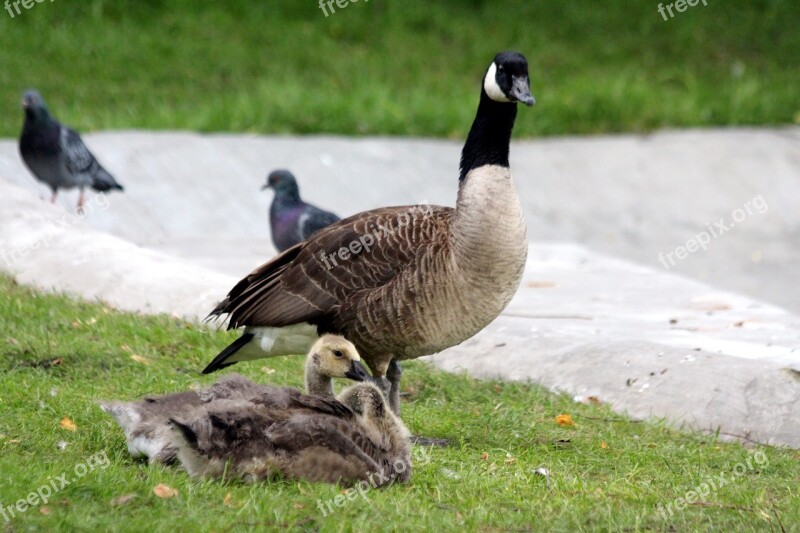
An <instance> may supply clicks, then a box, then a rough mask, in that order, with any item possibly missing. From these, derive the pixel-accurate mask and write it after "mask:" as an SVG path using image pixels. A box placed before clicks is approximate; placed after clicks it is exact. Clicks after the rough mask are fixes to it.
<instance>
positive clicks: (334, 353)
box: [333, 350, 344, 357]
mask: <svg viewBox="0 0 800 533" xmlns="http://www.w3.org/2000/svg"><path fill="white" fill-rule="evenodd" d="M333 355H335V356H336V357H344V354H343V353H342V351H341V350H334V351H333Z"/></svg>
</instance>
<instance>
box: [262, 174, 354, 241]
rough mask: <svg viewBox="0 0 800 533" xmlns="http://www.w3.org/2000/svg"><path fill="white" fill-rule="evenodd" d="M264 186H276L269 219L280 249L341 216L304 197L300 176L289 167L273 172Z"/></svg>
mask: <svg viewBox="0 0 800 533" xmlns="http://www.w3.org/2000/svg"><path fill="white" fill-rule="evenodd" d="M264 189H274V190H275V198H273V199H272V206H270V208H269V223H270V227H271V229H272V242H273V243H274V244H275V248H277V249H278V252H283V251H284V250H288V249H289V248H291V247H292V246H294V245H295V244H297V243H300V242H303V241H304V240H306V239H308V238H309V237H310V236H312V235H313V234H315V233H316V232H318V231H319V230H321V229H322V228H324V227H326V226H330V225H331V224H333V223H334V222H337V221H338V220H339V217H338V216H336V215H334V214H333V213H331V212H329V211H323V210H322V209H320V208H318V207H315V206H313V205H310V204H307V203H305V202H304V201H303V200H301V199H300V189H299V187H298V186H297V180H296V179H295V177H294V174H292V173H291V172H289V171H288V170H274V171H272V172H270V174H269V176H267V183H265V184H264V186H263V187H261V190H262V191H263V190H264Z"/></svg>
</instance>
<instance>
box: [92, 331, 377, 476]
mask: <svg viewBox="0 0 800 533" xmlns="http://www.w3.org/2000/svg"><path fill="white" fill-rule="evenodd" d="M335 377H338V378H347V379H351V380H354V381H363V380H365V379H366V380H369V379H371V378H370V376H369V373H368V372H367V370H366V368H364V366H363V365H362V364H361V360H360V357H359V355H358V351H357V350H356V348H355V346H353V344H352V343H350V342H349V341H347V340H346V339H344V338H343V337H340V336H338V335H324V336H322V337H320V339H319V340H318V341H317V342H316V343H314V346H312V347H311V350H309V352H308V357H307V359H306V366H305V382H306V391H307V392H308V393H309V394H315V395H319V396H327V397H331V398H332V397H333V380H332V378H335ZM294 392H296V391H293V389H283V388H278V387H272V386H269V385H261V384H257V383H253V382H252V381H250V380H249V379H247V378H245V377H243V376H240V375H238V374H232V375H230V376H225V377H224V378H222V379H220V380H218V381H217V382H216V383H214V384H213V385H211V386H209V387H207V388H206V389H203V390H200V391H186V392H179V393H175V394H167V395H164V396H157V397H145V398H144V399H142V400H141V401H138V402H105V403H101V404H100V407H101V408H102V409H103V410H104V411H106V412H107V413H109V414H110V415H111V416H112V417H114V419H115V420H116V421H117V423H118V424H119V425H120V426H121V427H122V429H123V430H124V431H125V438H126V440H127V443H128V450H129V451H130V453H131V455H132V456H134V457H140V456H141V457H147V458H148V459H149V461H150V462H151V463H154V462H161V463H166V464H169V463H172V462H173V461H174V460H175V453H176V451H177V450H176V448H174V447H172V446H169V445H167V440H168V436H169V433H170V431H171V430H170V426H169V423H168V421H169V419H170V418H171V417H177V416H180V415H181V414H183V413H186V412H189V411H191V410H192V409H193V408H196V407H199V406H201V405H204V404H207V403H210V402H213V401H217V400H235V401H240V402H244V403H247V402H251V401H255V402H257V403H258V404H259V405H261V406H264V405H265V404H267V403H268V404H269V406H270V407H278V408H280V407H286V406H288V405H290V404H291V402H292V399H291V396H292V393H294ZM297 394H300V393H299V392H298V393H297Z"/></svg>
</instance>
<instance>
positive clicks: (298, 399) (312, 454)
mask: <svg viewBox="0 0 800 533" xmlns="http://www.w3.org/2000/svg"><path fill="white" fill-rule="evenodd" d="M340 400H341V401H340ZM340 400H334V399H332V398H323V397H319V396H310V395H302V394H299V393H297V395H295V396H294V397H293V398H292V404H291V405H290V406H287V407H286V408H275V407H257V406H254V405H253V404H251V403H245V402H241V401H235V400H218V401H215V402H213V403H210V404H207V405H203V406H201V407H198V408H196V409H195V410H194V412H192V413H191V414H188V415H186V416H184V417H183V418H182V419H181V418H174V419H172V420H171V423H172V424H173V426H174V428H175V431H174V433H173V442H171V446H173V447H176V448H177V449H178V458H179V460H180V463H181V465H182V466H183V467H184V468H185V469H186V471H187V472H188V473H189V474H190V475H192V476H196V477H212V478H219V477H222V476H223V475H226V474H227V475H233V476H235V477H239V478H242V479H244V480H246V481H250V482H253V481H258V480H262V479H270V478H276V477H282V478H289V479H304V480H307V481H324V482H327V483H337V482H341V483H345V484H351V483H355V482H357V481H367V482H369V483H370V484H371V485H373V486H382V485H386V484H388V483H391V482H393V481H395V480H398V481H406V480H408V478H409V477H410V474H411V451H410V444H409V441H408V430H406V428H405V426H403V425H402V422H400V421H399V420H398V419H397V418H396V417H394V415H392V414H391V413H390V412H389V411H390V410H389V408H388V406H386V404H385V403H384V399H383V395H382V393H381V391H380V390H378V389H377V388H376V387H375V386H374V385H370V384H360V385H356V386H353V387H350V388H348V389H347V390H345V391H344V392H343V393H342V394H341V395H340Z"/></svg>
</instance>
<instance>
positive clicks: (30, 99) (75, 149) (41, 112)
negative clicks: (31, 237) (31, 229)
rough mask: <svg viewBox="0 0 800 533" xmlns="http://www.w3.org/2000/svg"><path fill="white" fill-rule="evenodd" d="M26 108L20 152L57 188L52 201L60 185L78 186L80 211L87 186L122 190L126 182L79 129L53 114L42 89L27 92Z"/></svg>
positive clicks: (37, 174)
mask: <svg viewBox="0 0 800 533" xmlns="http://www.w3.org/2000/svg"><path fill="white" fill-rule="evenodd" d="M22 108H23V109H24V110H25V122H24V124H23V126H22V134H21V135H20V138H19V152H20V155H22V161H24V162H25V165H26V166H27V167H28V170H30V171H31V173H32V174H33V175H34V176H35V177H36V179H38V180H39V181H41V182H43V183H45V184H46V185H48V186H49V187H50V190H51V191H53V195H52V197H51V198H50V202H55V201H56V196H57V195H58V189H71V188H73V187H78V188H79V189H80V195H79V196H78V212H82V211H83V189H84V188H86V187H91V188H92V189H94V190H96V191H99V192H106V191H110V190H112V189H116V190H119V191H121V190H122V185H120V184H119V183H117V182H116V180H115V179H114V177H113V176H112V175H111V174H109V173H108V172H107V171H106V169H104V168H103V167H102V166H101V165H100V163H98V162H97V159H95V158H94V156H93V155H92V153H91V152H90V151H89V149H88V148H86V145H85V144H83V140H81V136H80V135H78V132H76V131H75V130H73V129H70V128H68V127H66V126H63V125H62V124H61V123H59V122H58V121H57V120H56V119H54V118H53V117H52V116H51V115H50V112H49V111H48V110H47V106H46V105H45V103H44V100H43V99H42V97H41V95H40V94H39V93H38V92H36V91H27V92H26V93H25V94H23V95H22Z"/></svg>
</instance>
